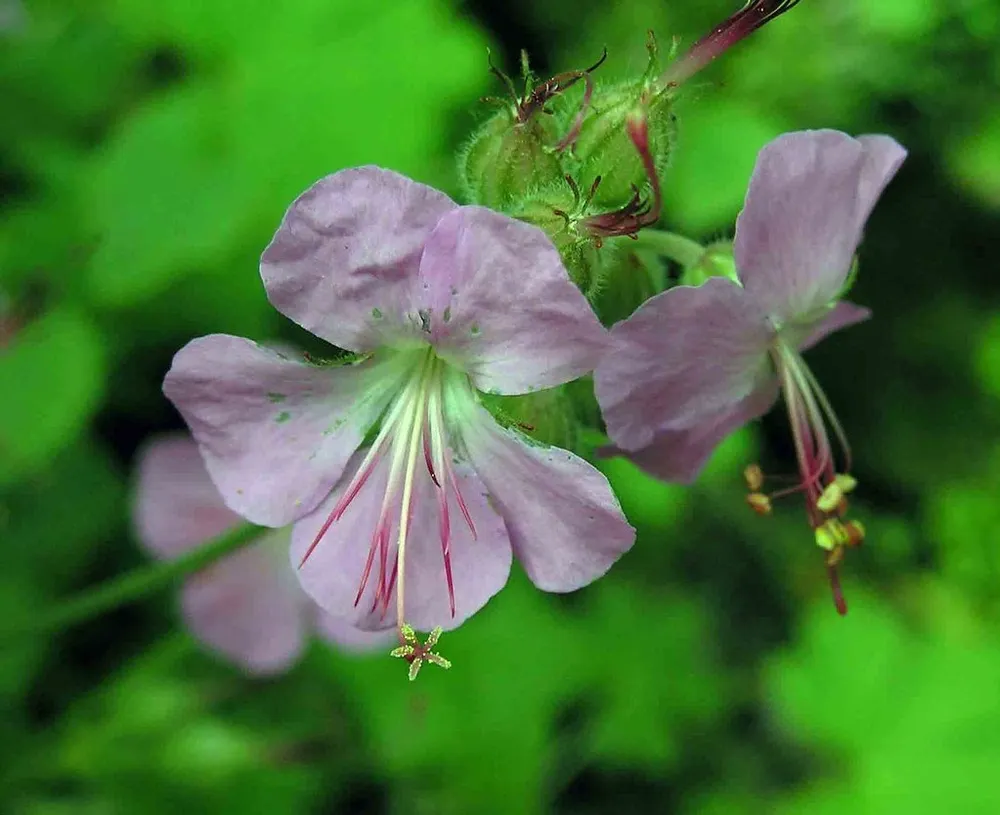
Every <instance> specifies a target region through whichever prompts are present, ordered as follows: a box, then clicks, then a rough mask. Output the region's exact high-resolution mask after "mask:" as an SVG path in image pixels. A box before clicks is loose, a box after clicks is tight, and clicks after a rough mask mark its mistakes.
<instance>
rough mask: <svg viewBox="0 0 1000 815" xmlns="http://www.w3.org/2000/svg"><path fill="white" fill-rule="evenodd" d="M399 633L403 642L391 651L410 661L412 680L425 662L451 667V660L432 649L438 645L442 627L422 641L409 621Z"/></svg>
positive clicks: (402, 626) (393, 654) (396, 655)
mask: <svg viewBox="0 0 1000 815" xmlns="http://www.w3.org/2000/svg"><path fill="white" fill-rule="evenodd" d="M399 635H400V637H401V638H402V640H403V644H402V645H400V646H399V647H398V648H393V649H392V651H391V652H390V654H391V656H394V657H400V658H402V659H405V660H406V661H407V662H409V663H410V681H411V682H412V681H413V680H414V679H416V678H417V674H418V673H419V672H420V666H421V665H423V664H424V662H425V661H426V662H433V663H434V664H435V665H438V666H440V667H442V668H444V669H446V670H447V669H448V668H450V667H451V662H449V661H448V660H447V659H445V658H444V657H443V656H441V655H440V654H438V653H435V652H434V651H433V650H432V649H433V648H434V646H435V645H437V641H438V639H439V638H440V636H441V628H440V626H439V627H438V628H435V629H434V630H433V631H431V633H430V634H428V635H427V640H426V642H423V643H421V642H420V640H419V639H418V638H417V632H416V631H414V630H413V626H411V625H409V624H408V623H403V625H401V626H400V628H399Z"/></svg>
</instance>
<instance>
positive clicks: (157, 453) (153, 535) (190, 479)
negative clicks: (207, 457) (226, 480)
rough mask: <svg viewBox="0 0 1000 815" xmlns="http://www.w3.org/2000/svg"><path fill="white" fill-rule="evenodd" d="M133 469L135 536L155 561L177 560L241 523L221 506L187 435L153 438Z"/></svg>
mask: <svg viewBox="0 0 1000 815" xmlns="http://www.w3.org/2000/svg"><path fill="white" fill-rule="evenodd" d="M136 471H137V476H136V483H135V499H134V502H133V505H132V506H133V523H134V525H135V530H136V537H137V538H138V540H139V542H140V543H141V544H142V545H143V546H144V547H146V548H147V549H148V550H149V551H150V552H152V553H153V554H155V555H157V556H158V557H162V558H173V557H176V556H178V555H180V554H182V553H184V552H185V551H187V550H188V549H191V548H193V547H195V546H198V545H199V544H202V543H204V542H205V541H207V540H209V539H211V538H214V537H216V536H218V535H221V534H222V533H223V532H225V531H226V530H228V529H231V528H232V527H234V526H236V525H237V524H239V523H240V520H241V519H240V517H239V515H237V514H236V513H234V512H232V511H231V510H229V509H227V508H226V505H225V504H224V503H222V498H221V497H220V495H219V492H218V490H216V488H215V485H214V484H213V483H212V479H211V478H209V477H208V471H207V470H206V469H205V462H204V461H202V458H201V453H199V452H198V445H197V444H195V443H194V440H193V439H191V437H190V436H188V435H186V434H180V433H178V434H175V435H170V436H162V437H160V438H157V439H154V440H153V441H151V442H150V443H148V444H147V445H146V446H145V447H144V448H143V449H142V450H141V451H140V452H139V454H138V462H137V465H136Z"/></svg>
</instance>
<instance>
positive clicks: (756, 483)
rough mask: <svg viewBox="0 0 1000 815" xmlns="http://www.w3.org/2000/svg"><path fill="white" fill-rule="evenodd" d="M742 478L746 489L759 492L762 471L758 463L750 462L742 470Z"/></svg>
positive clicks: (761, 485) (762, 476) (762, 477)
mask: <svg viewBox="0 0 1000 815" xmlns="http://www.w3.org/2000/svg"><path fill="white" fill-rule="evenodd" d="M743 478H744V479H745V480H746V482H747V489H748V490H750V492H760V488H761V487H763V486H764V471H763V470H761V468H760V465H759V464H750V465H748V466H747V468H746V469H745V470H744V471H743Z"/></svg>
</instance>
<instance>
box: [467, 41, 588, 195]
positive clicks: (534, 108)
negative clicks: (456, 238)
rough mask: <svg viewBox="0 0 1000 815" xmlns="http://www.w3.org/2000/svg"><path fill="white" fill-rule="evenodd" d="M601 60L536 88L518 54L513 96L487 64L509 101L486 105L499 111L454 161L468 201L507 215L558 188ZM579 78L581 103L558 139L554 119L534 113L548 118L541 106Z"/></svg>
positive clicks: (507, 82)
mask: <svg viewBox="0 0 1000 815" xmlns="http://www.w3.org/2000/svg"><path fill="white" fill-rule="evenodd" d="M606 56H607V53H606V52H605V54H604V55H602V56H601V58H600V60H598V61H597V62H596V63H595V64H594V65H592V66H590V67H589V68H587V69H586V70H583V71H569V72H566V73H563V74H557V75H556V76H554V77H552V78H551V79H549V80H546V81H545V82H542V83H537V81H536V78H535V76H534V75H533V74H532V73H531V70H530V68H529V67H528V58H527V55H526V54H524V53H522V54H521V70H522V73H523V75H524V80H525V89H526V90H525V93H524V94H523V95H519V94H518V93H517V91H516V90H515V89H514V83H513V82H511V80H510V78H509V77H508V76H506V75H505V74H503V73H502V72H500V71H499V70H497V69H496V68H494V67H493V66H492V64H491V66H490V69H491V70H492V71H493V73H494V74H495V75H496V76H497V77H499V78H500V79H501V80H502V81H503V82H504V84H505V85H506V86H507V89H508V91H509V93H510V99H509V100H496V99H493V100H491V101H494V102H499V103H500V104H501V105H502V109H501V110H499V111H498V112H497V113H495V114H494V115H493V116H492V117H490V119H488V120H487V121H486V123H485V124H484V125H483V126H482V127H481V128H480V129H479V130H478V131H477V132H476V133H475V134H474V135H473V137H472V139H471V140H470V141H469V143H468V144H467V145H466V147H465V149H464V150H463V151H462V153H461V155H460V156H459V174H460V176H461V179H462V183H463V185H464V187H465V192H466V195H467V197H468V199H469V200H470V202H472V203H474V204H481V205H483V206H486V207H490V208H492V209H497V210H501V211H509V209H510V208H511V205H512V203H514V202H520V201H522V200H523V199H524V198H525V197H527V196H529V195H531V194H533V193H535V192H536V191H537V190H539V189H542V188H545V187H552V186H554V185H556V184H561V183H562V181H563V178H564V177H565V174H566V173H565V170H564V169H563V157H564V151H565V150H566V148H567V147H568V146H569V145H570V143H571V142H572V140H573V139H574V138H575V136H576V132H577V130H578V128H579V127H580V125H581V123H582V121H583V112H584V111H585V110H586V107H587V105H588V103H589V100H590V95H591V92H592V90H593V86H592V82H591V79H590V73H591V72H592V71H594V70H596V69H597V68H598V67H599V66H600V64H601V63H602V62H604V59H605V57H606ZM581 79H582V80H584V81H585V83H586V90H585V92H584V102H583V103H582V105H581V106H580V108H579V110H578V111H577V113H576V114H575V117H574V120H573V121H572V122H571V123H570V124H569V125H567V128H568V130H567V132H566V133H565V134H560V133H559V132H557V120H558V117H551V116H549V117H547V116H540V115H539V114H541V113H546V114H547V113H551V112H552V111H550V110H549V109H548V108H547V107H546V105H547V104H548V103H549V102H551V101H553V100H555V99H557V98H558V97H560V96H561V95H562V94H563V92H564V91H566V90H567V89H569V88H571V87H572V86H573V85H575V84H576V83H577V82H579V81H580V80H581ZM529 89H530V90H529Z"/></svg>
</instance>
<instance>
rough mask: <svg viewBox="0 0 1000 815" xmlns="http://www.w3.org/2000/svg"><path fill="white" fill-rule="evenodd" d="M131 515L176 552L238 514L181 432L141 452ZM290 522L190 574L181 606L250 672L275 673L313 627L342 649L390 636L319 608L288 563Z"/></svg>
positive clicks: (142, 537) (159, 545)
mask: <svg viewBox="0 0 1000 815" xmlns="http://www.w3.org/2000/svg"><path fill="white" fill-rule="evenodd" d="M134 513H135V517H134V523H135V528H136V534H137V536H138V539H139V541H140V542H141V543H142V545H143V546H145V547H146V548H147V549H148V550H149V551H150V552H151V553H152V554H154V555H156V556H157V557H160V558H164V559H171V558H174V557H178V556H179V555H181V554H183V553H184V552H186V551H188V550H190V549H193V548H195V547H197V546H199V545H200V544H203V543H205V542H207V541H208V540H210V539H211V538H214V537H216V536H218V535H221V534H222V533H224V532H226V531H227V530H229V529H232V528H233V527H235V526H236V525H238V524H239V523H241V522H242V521H241V518H240V517H239V516H238V515H237V514H236V513H234V512H232V510H230V509H227V508H226V506H225V504H223V503H222V498H221V497H220V496H219V493H218V491H217V490H216V489H215V486H214V485H213V484H212V481H211V479H210V478H209V477H208V473H207V472H206V471H205V465H204V464H203V463H202V460H201V456H200V455H199V453H198V447H197V445H195V443H194V442H193V441H192V440H191V439H190V438H188V437H187V436H184V435H176V436H167V437H162V438H159V439H156V440H155V441H153V442H152V443H150V444H149V445H148V446H147V447H146V448H145V449H144V450H143V451H142V452H141V453H140V455H139V463H138V474H137V482H136V496H135V505H134ZM289 535H290V530H289V529H276V530H273V531H271V532H267V533H264V534H263V535H262V536H261V538H260V540H259V541H256V542H255V543H252V544H250V545H249V546H247V547H246V548H244V549H241V550H239V551H238V552H235V553H234V554H231V555H227V556H226V557H224V558H222V559H221V560H219V561H217V562H215V563H214V564H212V565H211V566H209V567H208V568H207V569H205V570H204V571H202V572H199V573H198V574H196V575H194V576H193V577H192V578H190V579H189V580H188V581H187V583H186V584H185V586H184V589H183V591H182V593H181V608H182V611H183V614H184V618H185V620H186V621H187V624H188V626H189V627H190V629H191V631H192V633H193V634H194V635H195V636H196V637H197V638H198V639H199V640H201V641H202V642H204V643H205V644H206V645H208V646H209V647H210V648H212V649H213V650H215V651H217V652H219V653H220V654H222V655H224V656H226V657H227V658H229V659H230V660H232V661H233V662H235V663H237V664H238V665H241V666H242V667H244V668H245V669H246V670H247V671H249V672H251V673H255V674H272V673H279V672H281V671H283V670H285V669H287V668H289V667H290V666H291V665H292V663H294V662H295V660H296V659H297V658H298V657H299V655H300V654H301V652H302V649H303V648H304V646H305V643H306V638H307V636H308V635H309V633H310V632H311V631H312V630H316V631H318V632H319V633H320V635H321V636H323V637H324V638H326V639H328V640H330V641H331V642H333V643H335V644H337V645H340V646H342V647H345V648H348V649H365V648H370V647H375V646H379V645H382V644H385V643H386V642H388V639H387V638H386V637H385V636H384V635H379V634H372V633H370V632H367V631H359V630H358V629H356V628H354V627H353V626H350V625H348V624H347V623H345V622H343V621H339V620H336V619H334V618H332V617H330V616H329V615H327V614H323V613H322V612H321V611H320V610H319V609H318V608H317V607H316V606H315V605H314V604H313V602H312V601H311V600H310V599H309V598H308V597H307V596H306V594H305V593H304V592H303V591H302V588H301V587H300V586H299V584H298V582H297V581H296V580H295V576H294V573H293V571H292V569H291V568H289V565H288V557H287V554H286V547H287V546H288V539H289Z"/></svg>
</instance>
